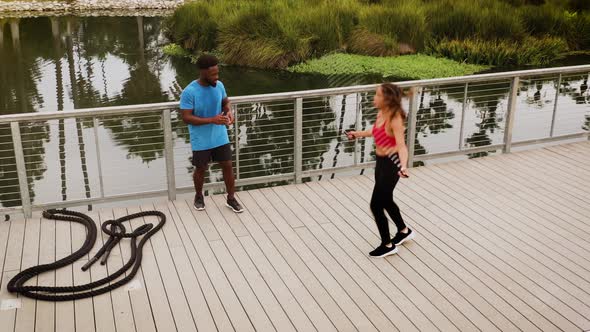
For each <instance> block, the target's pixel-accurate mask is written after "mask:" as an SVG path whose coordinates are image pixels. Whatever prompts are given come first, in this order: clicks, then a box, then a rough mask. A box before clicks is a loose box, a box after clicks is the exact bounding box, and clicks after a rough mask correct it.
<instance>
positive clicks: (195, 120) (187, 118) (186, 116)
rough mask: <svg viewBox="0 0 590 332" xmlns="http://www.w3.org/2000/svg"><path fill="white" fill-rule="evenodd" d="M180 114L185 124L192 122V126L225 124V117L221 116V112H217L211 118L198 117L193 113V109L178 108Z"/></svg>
mask: <svg viewBox="0 0 590 332" xmlns="http://www.w3.org/2000/svg"><path fill="white" fill-rule="evenodd" d="M180 113H181V114H182V121H184V123H186V124H192V125H194V126H202V125H206V124H211V123H214V124H226V123H227V117H226V116H223V114H219V115H217V116H215V117H212V118H200V117H198V116H194V115H193V110H180Z"/></svg>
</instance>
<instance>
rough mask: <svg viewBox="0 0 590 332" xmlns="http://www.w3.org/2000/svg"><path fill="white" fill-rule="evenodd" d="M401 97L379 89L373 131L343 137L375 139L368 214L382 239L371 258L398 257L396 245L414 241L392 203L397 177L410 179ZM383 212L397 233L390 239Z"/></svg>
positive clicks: (383, 87) (399, 92)
mask: <svg viewBox="0 0 590 332" xmlns="http://www.w3.org/2000/svg"><path fill="white" fill-rule="evenodd" d="M402 97H404V92H403V91H402V90H401V89H400V88H399V87H398V86H397V85H394V84H391V83H385V84H382V85H380V86H379V87H378V88H377V91H376V93H375V98H374V99H373V105H374V106H375V108H377V109H378V110H379V113H377V119H376V120H375V124H374V125H373V129H372V130H366V131H349V132H347V133H346V135H347V136H348V139H349V140H354V139H357V138H359V137H371V136H373V137H374V139H375V145H376V154H377V163H376V166H375V187H374V188H373V196H372V197H371V211H372V212H373V216H374V217H375V222H376V223H377V228H378V229H379V234H380V235H381V245H379V246H378V247H377V248H376V249H375V250H373V251H371V252H370V253H369V255H371V256H373V257H385V256H389V255H393V254H395V253H397V247H396V246H397V245H400V244H402V243H404V242H405V241H409V240H411V239H413V238H414V232H413V231H412V230H411V229H409V228H408V227H407V226H406V224H405V223H404V220H403V218H402V215H401V213H400V211H399V207H398V206H397V204H395V202H394V201H393V190H394V189H395V185H396V184H397V182H398V181H399V179H400V177H403V178H407V177H408V176H409V175H408V170H407V163H408V149H407V147H406V142H405V139H404V133H405V126H404V120H405V119H406V113H405V112H404V110H403V109H402V105H401V101H402ZM385 211H387V213H388V214H389V216H390V217H391V219H393V222H394V223H395V225H396V227H397V233H396V235H395V236H394V237H393V239H392V238H391V235H390V234H389V223H388V221H387V217H386V216H385Z"/></svg>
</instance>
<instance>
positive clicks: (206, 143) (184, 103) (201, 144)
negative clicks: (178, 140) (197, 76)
mask: <svg viewBox="0 0 590 332" xmlns="http://www.w3.org/2000/svg"><path fill="white" fill-rule="evenodd" d="M226 97H227V93H226V92H225V87H224V86H223V83H221V81H217V85H216V86H215V87H212V86H202V85H201V84H199V83H198V82H197V81H192V82H191V83H190V84H189V85H188V86H187V87H186V88H184V90H183V91H182V94H181V95H180V109H181V110H193V115H194V116H198V117H200V118H212V117H214V116H217V115H218V114H220V113H221V105H222V101H223V99H224V98H226ZM188 131H189V133H190V137H191V146H192V149H193V151H202V150H209V149H213V148H216V147H219V146H222V145H225V144H228V143H229V137H228V135H227V127H226V126H225V125H217V124H206V125H200V126H195V125H191V124H189V125H188Z"/></svg>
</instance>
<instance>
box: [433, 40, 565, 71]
mask: <svg viewBox="0 0 590 332" xmlns="http://www.w3.org/2000/svg"><path fill="white" fill-rule="evenodd" d="M523 45H526V47H523ZM567 51H568V46H567V43H566V42H565V41H564V40H563V39H561V38H554V37H545V38H542V39H538V38H533V37H527V38H525V39H524V40H523V41H522V43H521V42H517V41H481V40H469V39H467V40H462V41H459V40H443V41H441V42H440V43H436V44H434V45H432V48H431V49H430V53H431V54H436V55H438V56H442V57H446V58H449V59H453V60H457V61H461V62H469V63H480V64H486V65H490V66H521V65H535V66H541V65H546V64H549V63H550V62H551V61H553V60H555V59H557V58H559V57H560V56H561V55H562V54H564V53H566V52H567Z"/></svg>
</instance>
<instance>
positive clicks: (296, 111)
mask: <svg viewBox="0 0 590 332" xmlns="http://www.w3.org/2000/svg"><path fill="white" fill-rule="evenodd" d="M573 73H577V74H583V75H584V76H585V77H588V78H590V65H582V66H570V67H558V68H547V69H533V70H520V71H512V72H504V73H491V74H480V75H473V76H461V77H450V78H440V79H428V80H415V81H405V82H397V83H396V84H398V85H399V86H400V87H402V88H412V89H416V93H415V94H414V95H413V96H412V98H411V100H410V103H409V109H408V111H409V116H408V122H407V142H408V150H409V163H408V166H410V167H411V166H413V165H414V164H415V163H417V162H424V161H428V160H433V159H439V158H449V157H456V156H461V155H476V154H479V153H487V152H489V151H498V150H502V151H503V152H505V153H509V152H510V149H511V147H523V146H527V145H535V144H545V143H548V142H553V141H560V140H571V139H582V138H586V139H587V138H588V137H590V131H589V130H588V129H582V128H581V127H580V128H577V129H568V130H565V131H564V130H563V129H560V127H559V125H558V126H557V127H556V122H558V121H557V120H558V117H557V114H560V116H561V115H562V114H563V115H566V116H571V114H574V115H575V116H579V115H580V113H579V111H580V109H579V108H578V111H576V112H578V113H570V114H565V113H567V112H570V111H571V110H570V109H569V108H570V107H567V108H566V107H563V103H561V101H562V100H563V98H559V103H558V96H559V95H560V93H562V92H561V91H562V90H561V86H562V83H563V80H564V79H565V77H566V76H567V74H573ZM544 75H555V76H554V77H550V78H551V79H552V80H553V81H554V82H555V81H556V82H557V83H556V85H552V86H557V87H558V88H557V89H556V91H555V96H554V97H555V100H554V101H553V103H552V104H551V110H546V112H552V116H551V123H548V121H547V126H546V127H547V128H550V133H549V134H540V135H539V136H541V137H537V138H535V139H527V140H524V141H523V140H522V139H520V140H516V141H513V128H516V127H515V124H517V123H518V122H519V118H518V116H517V110H518V108H519V103H520V105H522V98H523V97H522V95H521V91H522V90H520V89H521V87H522V86H523V85H525V84H530V82H529V83H526V82H527V80H526V78H527V77H533V76H535V77H537V76H541V77H542V76H544ZM498 80H502V82H503V83H505V86H506V87H505V88H502V89H500V90H499V91H496V92H494V93H492V92H488V91H487V90H481V89H482V88H480V87H479V86H480V85H479V84H472V83H474V82H485V83H493V82H494V81H498ZM449 85H451V86H453V90H454V85H457V90H458V91H457V92H453V94H454V95H456V97H455V98H452V97H450V94H449V96H448V97H449V99H455V100H456V102H457V100H458V103H460V104H461V103H462V105H460V107H459V108H458V109H455V110H454V113H449V115H447V114H446V113H445V114H436V116H437V118H438V119H440V118H446V119H450V118H453V117H455V116H457V117H459V116H460V123H459V125H458V127H457V128H459V133H458V135H457V136H458V140H459V142H458V143H459V144H456V143H455V142H451V143H452V144H451V148H449V150H447V149H442V150H440V149H439V150H438V151H436V150H434V151H433V150H430V151H428V152H427V153H425V152H424V151H422V152H418V151H416V150H415V149H416V148H418V147H420V143H419V142H418V137H419V133H420V132H422V131H421V130H422V129H424V128H425V126H427V125H428V122H429V121H432V120H433V117H430V118H429V117H428V114H429V112H430V111H431V110H430V108H433V109H434V108H436V109H437V110H435V112H437V111H438V108H439V107H440V105H436V106H432V105H430V108H429V107H428V105H426V106H425V108H423V106H422V102H423V100H421V99H420V97H419V95H422V97H423V96H424V92H425V91H428V92H431V91H433V90H436V89H432V87H434V88H438V87H441V86H446V87H447V88H448V86H449ZM377 86H378V84H369V85H357V86H350V87H340V88H330V89H320V90H306V91H294V92H284V93H273V94H261V95H250V96H239V97H232V98H230V99H231V101H232V103H233V108H234V110H236V112H237V115H238V116H236V121H240V122H239V123H240V127H238V125H235V126H234V128H233V130H232V133H231V135H233V136H234V142H233V143H234V146H233V148H234V155H235V156H236V165H235V166H236V174H237V185H238V186H248V185H255V184H268V183H275V182H283V181H294V182H297V183H300V182H302V181H303V179H305V178H309V177H312V176H322V175H328V174H334V173H336V172H341V171H351V170H360V169H364V168H368V167H371V166H372V165H373V162H372V161H371V160H369V159H370V158H366V159H364V160H363V158H362V157H361V155H362V154H363V153H365V155H366V153H367V151H366V149H364V150H363V148H362V147H363V146H364V144H362V143H360V142H359V141H354V142H353V143H350V146H349V148H350V147H352V146H353V145H354V147H352V152H348V153H350V155H351V157H352V158H353V160H351V162H350V163H349V164H346V165H342V164H337V163H336V159H334V162H333V164H332V165H330V166H326V164H325V163H324V165H319V161H317V160H315V159H313V158H318V155H316V156H315V157H313V156H312V157H309V156H310V155H309V154H310V153H314V154H315V153H316V152H315V151H311V152H310V149H311V150H314V149H316V147H317V146H324V145H328V143H326V142H327V141H330V142H332V141H333V139H334V135H336V136H338V137H339V135H340V133H339V132H337V130H338V129H344V128H340V127H342V121H341V122H340V126H339V127H338V128H330V130H334V132H332V133H331V134H330V135H331V136H322V135H320V136H319V137H320V140H321V141H320V142H319V143H316V142H315V141H314V140H315V138H313V139H311V138H309V137H310V135H312V136H313V135H316V130H319V129H317V128H319V127H320V126H316V123H314V121H317V122H318V123H317V124H319V123H320V122H323V120H322V118H321V116H322V115H323V114H332V116H335V115H334V114H333V113H334V112H335V110H334V109H331V108H332V106H317V105H316V104H315V99H314V98H320V100H323V101H324V102H325V97H336V99H335V100H340V97H341V96H346V98H344V99H343V100H341V101H339V102H338V103H340V106H338V107H342V111H348V112H356V113H355V114H354V117H352V116H350V117H349V118H348V119H349V120H348V121H349V122H348V124H347V125H351V126H352V127H353V128H356V129H357V130H360V129H361V128H362V127H363V124H366V121H367V120H366V118H365V117H364V116H366V115H367V112H368V111H370V110H368V109H370V106H367V103H368V102H369V101H368V99H369V98H370V96H368V95H365V93H366V92H372V91H374V90H375V89H376V87H377ZM484 89H485V88H484ZM586 89H587V88H586ZM496 90H498V89H496ZM482 91H485V95H482V93H481V92H482ZM525 91H526V90H525ZM564 91H565V90H564ZM580 91H582V89H581V87H580ZM470 93H471V95H470ZM552 93H553V92H552ZM519 95H520V98H521V99H519ZM469 96H475V97H469ZM478 97H479V98H480V99H475V100H470V98H478ZM482 98H485V99H486V101H485V104H486V105H480V104H481V103H482V102H483V100H482ZM576 98H578V97H576ZM584 98H587V97H585V96H582V99H583V101H582V103H583V104H584V105H586V103H587V101H585V100H586V99H584ZM310 100H311V101H312V102H313V103H312V104H311V106H310V104H309V103H310ZM489 100H496V104H495V105H496V106H493V107H494V112H496V113H502V114H503V117H504V126H503V128H500V127H499V124H498V127H495V128H497V129H498V131H499V132H500V133H501V136H502V137H501V138H496V141H492V140H491V139H488V141H485V140H484V141H482V140H481V138H480V137H476V136H473V134H471V135H472V136H471V137H470V138H466V136H467V135H468V133H469V129H467V126H466V123H465V119H466V112H467V110H468V109H469V108H473V107H475V108H476V109H478V110H479V111H481V112H487V111H488V110H489V106H488V105H487V103H488V102H489ZM498 100H503V102H505V103H506V104H505V105H504V108H503V109H499V108H498V106H497V103H498ZM518 100H520V102H517V101H518ZM274 101H282V104H281V105H288V104H291V103H292V105H293V106H292V110H291V111H290V112H292V116H287V115H284V114H283V111H281V110H279V111H280V112H281V116H278V117H276V116H275V117H274V118H273V120H272V121H274V123H264V124H259V125H258V126H256V125H254V126H253V127H252V128H255V129H257V131H258V132H260V131H262V132H265V133H266V132H271V133H272V132H275V131H273V130H280V131H281V134H280V136H278V137H277V136H272V138H273V139H274V140H276V141H277V142H266V140H267V139H269V137H271V136H269V137H263V138H257V137H256V136H255V137H254V138H253V139H252V140H248V138H249V137H247V136H245V137H241V136H242V134H243V133H242V132H241V130H242V129H240V128H242V126H247V122H243V121H244V120H246V119H241V120H240V119H239V116H240V114H244V116H246V115H248V114H249V113H248V110H247V109H244V108H240V107H243V105H251V106H256V110H258V109H259V108H258V107H259V106H260V107H264V108H266V107H268V109H270V110H272V109H273V107H272V104H273V102H274ZM333 101H334V100H331V101H330V103H332V102H333ZM441 102H442V103H443V104H444V101H442V99H441ZM265 103H267V104H265ZM350 103H353V104H350ZM576 103H577V100H576ZM426 104H428V103H426ZM560 104H561V105H562V107H561V108H560V106H559V105H560ZM306 105H307V106H306ZM478 105H480V106H478ZM348 106H350V107H349V108H348V109H345V108H344V107H348ZM248 107H250V106H248ZM178 108H179V103H178V102H177V101H174V102H165V103H154V104H141V105H126V106H111V107H97V108H86V109H76V110H68V111H60V112H40V113H27V114H11V115H3V116H0V125H2V126H3V128H4V129H3V130H9V131H10V134H8V135H4V136H5V137H11V138H12V143H10V145H11V146H12V148H13V149H14V160H11V161H10V162H11V163H12V164H13V165H16V170H15V171H11V172H10V173H11V174H16V176H13V177H12V178H8V180H10V181H12V182H13V183H14V184H13V185H12V186H13V187H14V188H13V189H14V191H18V195H19V196H18V198H15V199H12V201H15V200H19V201H20V202H21V203H22V206H20V207H14V206H7V207H1V206H0V212H13V211H22V212H24V214H25V215H27V216H30V215H31V211H32V210H35V209H42V208H48V207H57V206H63V207H68V206H75V205H80V204H84V203H88V204H90V203H100V202H109V201H117V200H124V199H133V198H142V197H152V196H160V195H163V194H166V193H167V194H168V198H169V199H170V200H174V199H175V198H176V195H177V194H178V193H185V192H190V191H192V190H193V189H192V187H191V186H187V185H186V184H185V185H182V184H177V181H176V180H177V179H176V176H177V174H176V170H177V169H178V167H176V166H175V156H177V154H176V153H175V150H177V149H186V150H187V151H186V152H187V153H188V152H190V151H189V150H190V147H189V146H188V145H187V144H185V143H178V141H177V140H176V135H178V133H179V131H178V126H173V123H174V122H173V121H181V120H180V119H179V118H178V116H177V114H174V113H173V110H177V109H178ZM321 108H323V109H324V111H321ZM329 108H330V109H329ZM328 109H329V110H328ZM424 110H425V112H426V113H423V112H422V111H424ZM242 112H244V113H242ZM310 112H311V113H310ZM421 112H422V113H421ZM562 112H564V113H562ZM139 115H147V116H148V117H153V118H154V120H151V119H150V120H149V121H150V125H151V126H152V127H150V129H149V130H150V137H147V138H149V139H150V140H151V139H155V141H152V142H149V143H145V142H142V139H145V138H146V137H141V135H140V134H138V131H131V132H129V133H128V134H130V133H133V135H134V136H132V137H128V138H119V143H121V142H123V141H124V142H129V144H134V145H133V146H131V145H130V146H129V147H130V148H137V147H140V146H144V145H147V146H148V147H149V146H151V145H156V147H153V148H152V150H150V151H149V152H154V153H156V151H157V152H161V153H162V154H161V155H160V157H159V158H162V159H163V160H164V161H165V168H164V169H163V170H162V172H161V174H160V173H158V174H157V175H156V177H158V178H157V179H154V180H158V181H160V182H162V183H163V182H165V183H166V187H164V188H159V189H155V190H146V188H142V190H141V191H137V190H135V189H132V188H131V189H129V188H127V189H126V190H125V192H123V193H116V194H114V193H108V191H106V190H105V184H104V181H103V178H104V176H105V174H106V173H105V172H108V171H104V170H103V166H104V165H107V164H106V163H107V161H106V158H104V159H105V162H104V165H103V157H104V156H105V155H103V154H101V150H103V149H105V148H104V147H102V148H101V144H105V143H103V142H101V140H99V126H101V122H100V121H99V119H100V118H109V117H125V118H132V119H130V120H133V117H134V116H135V117H136V118H135V119H137V117H138V116H139ZM312 115H313V116H312ZM350 115H353V114H350ZM248 116H249V115H248ZM316 116H319V118H316ZM139 118H141V117H139ZM343 118H344V117H342V118H341V119H343ZM586 118H588V116H586ZM63 119H76V121H78V120H79V119H88V120H92V121H91V122H90V123H91V126H92V132H91V135H93V140H94V149H95V151H94V154H95V158H94V160H95V161H96V170H97V172H98V185H99V190H98V192H99V196H97V197H89V196H88V197H87V198H85V199H78V198H76V199H67V200H66V201H65V202H44V203H38V202H34V200H33V199H32V197H33V196H31V195H29V191H30V190H32V188H33V186H31V184H32V183H31V181H34V180H31V179H30V176H29V175H28V174H27V171H28V172H31V171H34V170H35V169H34V167H31V165H27V163H28V162H30V159H29V158H31V157H33V155H31V154H29V155H25V154H26V151H29V150H30V149H31V148H30V147H26V146H25V147H23V144H31V142H35V139H32V138H31V137H30V136H28V135H31V134H30V133H28V132H27V131H26V130H24V128H26V125H27V124H29V123H37V124H38V123H42V122H45V121H50V120H63ZM334 119H336V118H334ZM351 119H352V121H350V120H351ZM272 121H271V122H272ZM482 121H483V120H482ZM498 121H499V120H498ZM60 122H61V123H62V126H63V121H60ZM351 122H352V123H351ZM77 123H78V122H77ZM106 123H108V122H106ZM482 123H483V122H482ZM498 123H501V122H498ZM471 124H473V123H471ZM103 125H104V124H103ZM277 125H278V126H279V127H278V129H277V128H273V126H277ZM322 126H324V125H322ZM330 126H336V124H335V123H334V124H330ZM586 126H587V125H586ZM104 128H111V127H109V126H108V125H105V127H104ZM175 128H176V129H175ZM248 128H250V127H248ZM252 128H250V129H252ZM322 128H323V127H322ZM326 128H327V127H326ZM584 128H585V127H584ZM21 129H23V130H21ZM78 130H79V132H78V135H79V139H80V141H79V144H84V142H83V137H81V136H80V133H81V130H82V127H81V126H80V127H79V129H78ZM248 130H249V129H248ZM291 130H292V132H291ZM478 130H481V128H480V129H478ZM154 131H157V132H158V134H154V133H153V132H154ZM516 131H517V132H518V130H516ZM246 132H247V131H246ZM442 132H444V130H443V131H442ZM160 134H161V140H160V139H159V138H158V137H159V136H160ZM21 135H22V136H21ZM154 135H155V136H154ZM184 135H186V132H185V133H184ZM305 137H308V138H309V139H304V138H305ZM279 138H280V139H281V140H283V141H284V140H287V141H291V140H292V142H290V143H289V144H287V145H285V144H286V143H284V142H278V141H279V140H278V139H279ZM525 138H528V137H525ZM244 139H245V142H246V144H244V141H243V140H244ZM258 142H260V143H258ZM481 142H483V143H481ZM275 143H276V144H281V147H280V148H277V147H273V144H275ZM3 144H4V145H7V143H3ZM63 144H65V143H63ZM107 144H111V143H107ZM178 144H180V145H178ZM261 144H262V145H261ZM338 144H341V143H338ZM486 144H487V145H486ZM175 145H177V146H176V147H175ZM482 145H483V146H482ZM3 148H4V149H5V148H6V147H3ZM150 148H151V147H150ZM273 149H275V150H276V149H279V150H280V151H281V152H280V153H279V155H276V154H275V155H272V156H271V159H272V158H273V157H274V158H275V160H282V161H281V162H283V163H284V164H282V165H279V166H275V165H271V166H268V167H266V168H265V169H264V170H262V171H261V172H258V170H256V167H261V165H262V163H260V164H257V163H255V162H253V161H255V160H260V158H262V157H263V155H265V154H270V153H271V152H272V151H273ZM336 149H339V150H340V151H341V150H343V148H342V147H339V148H338V147H336ZM65 151H66V150H65V149H64V150H63V151H61V152H60V153H64V155H63V157H62V156H60V158H64V159H65V158H67V157H66V156H65ZM349 151H351V150H349ZM103 152H108V150H107V151H103ZM144 152H145V151H144ZM325 152H326V150H324V151H323V152H319V153H320V154H321V156H322V158H323V157H324V155H325ZM35 156H37V155H35ZM38 156H42V154H41V155H38ZM291 156H292V159H291ZM279 157H280V158H279ZM285 157H286V158H285ZM10 158H12V157H10V156H8V157H3V159H10ZM154 158H155V157H154ZM310 158H311V160H312V162H313V163H314V164H313V165H310V164H309V163H308V162H309V160H310ZM322 158H318V159H322ZM60 160H62V159H60ZM180 163H185V164H184V165H183V166H181V167H185V166H186V159H184V161H182V162H180ZM310 166H311V167H310ZM320 166H322V167H320ZM124 168H125V167H121V168H120V169H124ZM240 169H241V171H240ZM112 171H114V172H119V170H118V169H111V172H112ZM118 175H119V176H120V177H124V176H125V174H122V173H121V174H118ZM0 180H2V179H0ZM4 181H7V180H6V179H4ZM62 181H63V179H62ZM218 185H222V184H221V183H213V184H207V185H206V188H213V187H216V186H218ZM17 187H18V189H17ZM88 188H90V187H89V186H88ZM88 188H87V190H90V189H88ZM95 192H96V191H95ZM15 194H16V193H15ZM64 197H65V196H64Z"/></svg>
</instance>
